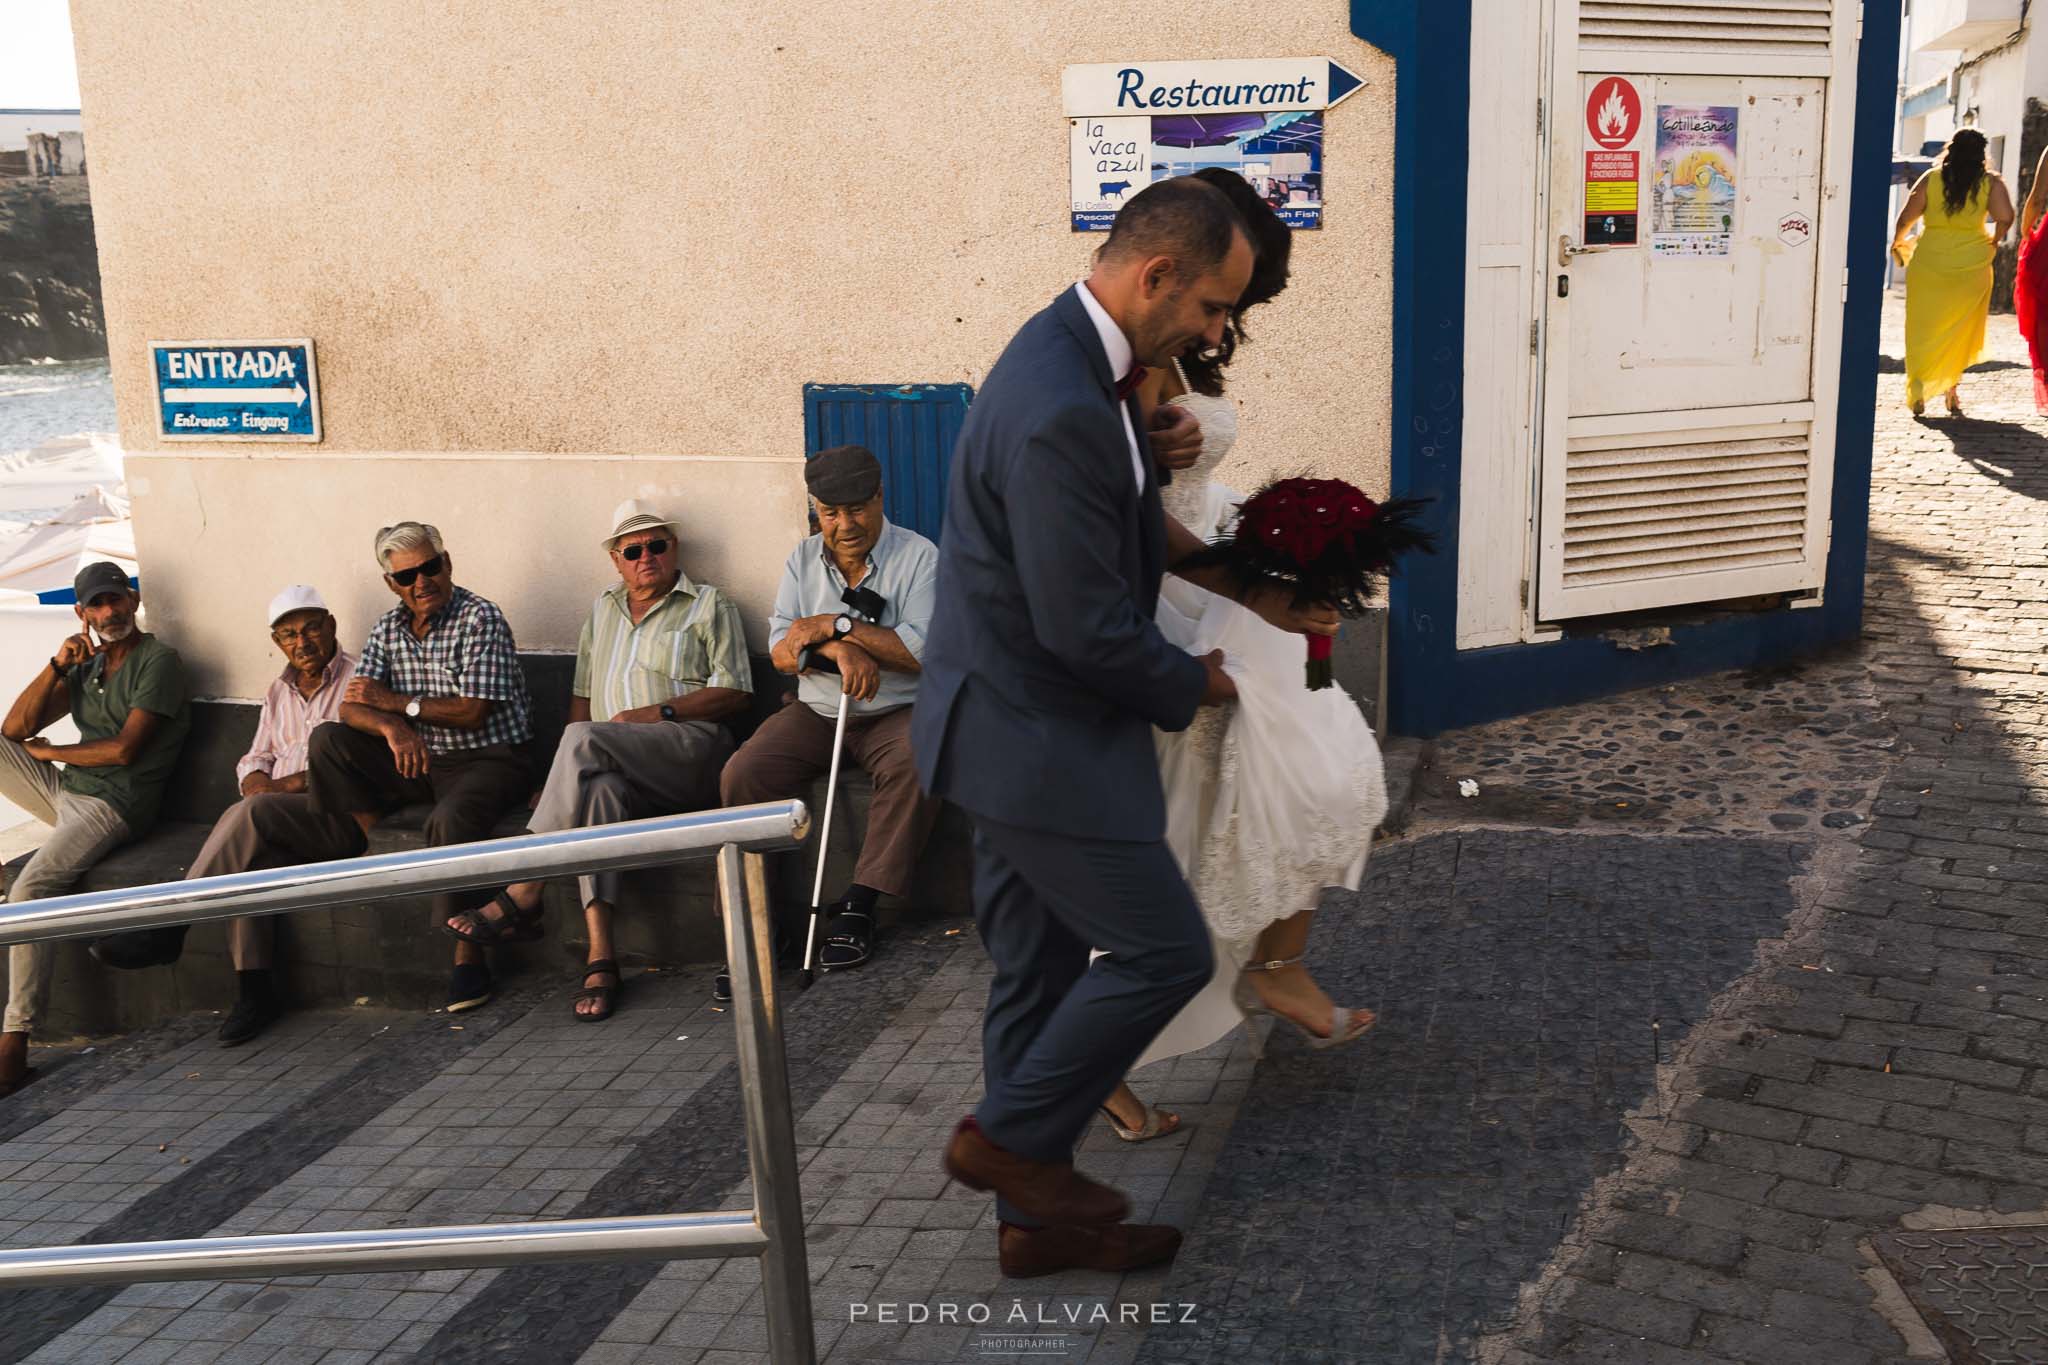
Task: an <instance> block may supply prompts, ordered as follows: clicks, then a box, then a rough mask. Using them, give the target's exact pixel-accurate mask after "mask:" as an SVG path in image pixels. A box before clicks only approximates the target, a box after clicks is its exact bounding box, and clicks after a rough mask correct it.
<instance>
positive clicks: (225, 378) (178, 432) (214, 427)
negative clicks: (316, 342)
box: [149, 337, 320, 441]
mask: <svg viewBox="0 0 2048 1365" xmlns="http://www.w3.org/2000/svg"><path fill="white" fill-rule="evenodd" d="M149 349H150V359H151V362H152V363H151V368H152V369H153V370H154V371H155V374H156V393H157V417H158V427H157V431H158V434H159V435H160V436H162V437H163V439H165V440H166V441H317V440H319V439H320V382H319V377H318V375H317V373H316V371H315V369H314V364H313V342H312V340H311V339H310V338H306V337H300V338H296V339H294V340H289V341H159V342H153V343H151V345H150V348H149Z"/></svg>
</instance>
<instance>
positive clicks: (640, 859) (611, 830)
mask: <svg viewBox="0 0 2048 1365" xmlns="http://www.w3.org/2000/svg"><path fill="white" fill-rule="evenodd" d="M810 828H811V817H810V812H809V810H808V809H807V808H806V807H805V806H804V803H803V802H801V801H770V802H767V803H765V804H762V805H758V806H734V807H732V808H730V809H728V810H713V811H695V812H692V813H691V814H688V815H663V816H658V817H656V818H654V819H652V820H626V821H622V822H620V823H619V824H616V825H592V826H590V827H589V828H587V829H567V830H560V831H557V832H555V833H552V834H518V835H514V836H513V837H511V838H509V839H488V840H485V841H483V842H481V843H474V844H451V845H449V846H447V847H444V848H416V849H409V850H407V851H406V852H403V853H378V854H372V855H370V856H367V857H361V858H342V859H338V860H336V861H334V862H325V863H302V864H300V865H299V866H297V867H265V868H258V869H256V870H255V871H253V872H230V873H228V874H227V875H225V876H220V877H200V878H196V879H194V880H192V881H183V882H160V883H157V884H156V885H152V886H130V887H122V888H121V889H119V890H116V891H87V892H83V893H81V894H79V895H75V896H50V897H46V898H45V899H42V900H33V901H20V902H15V903H11V904H5V905H0V946H4V945H7V944H13V943H30V942H35V941H37V940H41V939H54V938H91V937H97V936H99V935H101V934H112V933H118V932H120V931H122V930H125V929H149V928H154V927H156V926H159V925H166V924H197V923H201V922H203V921H206V920H216V919H234V918H237V917H238V916H242V915H277V914H289V913H291V912H292V911H295V910H315V909H319V908H321V907H323V906H329V905H353V904H360V903H361V902H364V901H380V900H391V899H394V898H396V897H400V896H432V895H438V894H440V893H441V892H444V891H466V890H472V889H474V888H476V887H482V886H503V885H504V884H505V883H507V882H513V881H542V880H546V879H548V878H552V877H563V876H569V875H572V874H577V873H585V872H611V871H615V870H618V869H620V868H628V867H651V866H654V865H656V864H660V863H678V862H687V861H689V860H690V859H692V858H709V857H712V856H714V855H715V854H716V853H717V852H718V850H719V849H720V848H721V847H722V846H723V845H726V844H736V845H738V846H739V847H740V848H742V849H744V850H745V851H747V852H750V853H767V852H773V851H775V850H777V849H784V848H795V847H796V846H797V845H798V844H800V843H802V842H803V841H804V839H805V838H806V837H807V836H808V835H809V833H810Z"/></svg>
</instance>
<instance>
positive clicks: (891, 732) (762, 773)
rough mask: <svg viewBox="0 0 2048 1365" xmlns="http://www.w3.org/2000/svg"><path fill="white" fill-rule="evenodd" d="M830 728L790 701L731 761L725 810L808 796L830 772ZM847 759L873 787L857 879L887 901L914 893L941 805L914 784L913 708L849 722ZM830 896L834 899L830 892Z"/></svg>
mask: <svg viewBox="0 0 2048 1365" xmlns="http://www.w3.org/2000/svg"><path fill="white" fill-rule="evenodd" d="M832 727H833V722H832V721H831V720H828V719H826V718H825V717H824V716H821V715H819V714H818V713H817V712H816V711H813V710H812V709H811V708H810V707H808V706H806V705H804V704H803V703H802V702H800V701H793V702H791V703H789V704H788V705H787V706H785V707H783V708H782V709H781V710H780V711H777V712H776V713H775V714H774V715H772V716H770V717H769V718H768V719H767V720H766V721H764V722H762V724H761V728H760V729H758V730H756V731H755V732H754V737H753V738H752V739H750V740H748V741H747V742H746V743H745V744H742V745H741V746H740V748H739V751H738V752H737V753H735V754H734V755H733V756H732V757H731V758H729V759H727V760H726V764H725V772H724V774H723V776H722V777H721V778H720V779H719V795H720V796H721V798H722V799H723V800H724V802H725V804H726V805H728V806H748V805H752V804H753V803H755V802H757V801H787V800H789V799H790V798H792V797H808V796H809V795H810V786H811V783H812V781H813V780H815V779H817V778H820V777H823V776H825V774H826V773H828V772H829V771H831V766H832ZM845 757H846V758H850V759H852V760H853V761H854V762H856V763H858V764H860V766H861V767H862V768H864V769H866V770H867V774H868V776H869V777H871V778H873V779H874V783H875V802H874V805H873V807H872V808H871V809H870V810H869V811H868V837H867V839H866V841H865V842H864V843H862V844H861V849H860V861H859V862H858V863H856V864H855V865H854V869H853V879H854V880H855V881H856V882H859V883H860V884H861V885H862V886H872V887H873V888H874V889H875V890H877V891H880V892H881V893H882V894H884V895H887V896H901V895H903V894H904V893H905V892H907V891H908V890H909V889H910V874H911V871H912V869H914V868H915V867H916V866H917V855H918V854H919V853H922V852H923V851H924V842H925V840H926V838H928V837H929V836H930V835H931V832H932V821H934V820H936V819H937V818H938V814H939V803H938V802H936V801H934V800H932V799H931V798H930V797H928V796H926V795H925V794H924V792H923V791H922V790H921V789H920V788H919V787H918V785H917V765H916V763H915V761H914V760H913V759H912V758H911V754H910V708H909V707H907V706H903V707H898V708H897V709H896V710H894V711H885V712H883V713H882V714H881V715H879V716H865V717H863V716H848V717H847V719H846V752H845ZM828 894H829V893H828Z"/></svg>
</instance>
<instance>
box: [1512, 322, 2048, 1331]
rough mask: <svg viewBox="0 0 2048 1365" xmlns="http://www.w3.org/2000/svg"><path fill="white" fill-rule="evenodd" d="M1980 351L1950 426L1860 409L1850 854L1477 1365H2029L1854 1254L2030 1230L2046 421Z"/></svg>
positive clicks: (2036, 1110) (2043, 942) (1678, 1064)
mask: <svg viewBox="0 0 2048 1365" xmlns="http://www.w3.org/2000/svg"><path fill="white" fill-rule="evenodd" d="M1898 321H1899V319H1898V317H1897V315H1896V312H1894V313H1893V314H1892V315H1891V316H1889V317H1888V323H1889V324H1890V328H1889V331H1890V338H1889V339H1890V342H1891V345H1890V346H1889V347H1888V349H1890V350H1891V354H1892V355H1894V356H1896V355H1897V354H1898V351H1897V349H1896V341H1897V335H1898V334H1897V326H1898ZM1992 327H1993V346H1994V349H1993V353H1992V357H1991V360H1992V363H1991V364H1990V365H1989V366H1986V367H1982V368H1980V370H1979V371H1978V372H1976V373H1973V374H1972V375H1971V376H1970V378H1969V379H1968V380H1967V381H1966V383H1965V390H1964V398H1965V403H1966V407H1967V410H1968V412H1969V413H1970V416H1969V417H1968V418H1966V419H1964V420H1960V421H1949V420H1937V421H1931V422H1915V421H1913V420H1912V419H1911V418H1910V417H1909V416H1908V415H1907V414H1906V413H1905V412H1904V411H1903V410H1902V409H1901V408H1899V407H1896V406H1887V407H1881V408H1880V410H1879V420H1878V431H1877V452H1876V453H1877V469H1876V475H1875V479H1874V486H1873V517H1872V548H1871V559H1870V571H1869V588H1870V595H1869V605H1868V621H1867V628H1866V647H1865V649H1864V650H1863V652H1862V658H1863V660H1864V662H1865V664H1866V665H1867V667H1868V668H1869V671H1870V674H1871V677H1872V681H1873V684H1874V687H1875V691H1876V695H1877V698H1878V700H1879V701H1880V703H1881V704H1882V705H1883V707H1884V709H1885V712H1886V714H1887V717H1888V718H1889V720H1890V722H1891V723H1892V724H1893V725H1894V726H1896V727H1897V729H1898V734H1899V740H1900V742H1899V745H1898V746H1897V758H1896V762H1895V764H1894V766H1893V767H1892V768H1891V769H1890V771H1889V772H1888V773H1887V774H1886V776H1885V779H1884V783H1883V788H1882V790H1881V792H1880V794H1879V799H1878V800H1877V801H1876V802H1875V803H1874V804H1873V807H1872V818H1871V823H1870V825H1869V827H1868V828H1867V829H1866V830H1865V831H1863V832H1862V833H1861V836H1860V847H1859V848H1858V849H1857V850H1856V851H1855V853H1854V855H1853V856H1850V857H1844V858H1838V859H1829V860H1828V861H1827V863H1826V865H1824V866H1821V867H1820V868H1819V869H1818V870H1817V871H1818V877H1817V885H1816V886H1815V894H1814V897H1813V906H1812V913H1810V914H1806V915H1803V916H1796V917H1795V920H1794V922H1793V924H1792V926H1791V931H1790V933H1789V934H1788V935H1787V937H1786V938H1785V939H1784V940H1783V941H1782V943H1780V944H1779V945H1776V946H1775V948H1773V949H1771V950H1768V951H1767V952H1766V954H1765V961H1764V965H1763V967H1762V969H1761V971H1760V972H1759V973H1758V974H1757V975H1756V976H1755V977H1754V978H1752V979H1750V980H1749V981H1747V982H1745V983H1744V984H1743V986H1742V987H1741V988H1740V989H1738V990H1736V991H1734V992H1731V993H1730V994H1729V995H1728V996H1726V997H1724V999H1723V1000H1721V1001H1720V1002H1717V1005H1716V1008H1715V1010H1714V1011H1713V1014H1712V1016H1711V1017H1710V1018H1709V1020H1708V1021H1707V1022H1706V1023H1705V1024H1704V1025H1703V1026H1702V1027H1701V1028H1699V1029H1698V1030H1696V1031H1695V1032H1694V1034H1693V1036H1692V1037H1690V1038H1689V1039H1687V1040H1686V1041H1685V1043H1684V1044H1683V1045H1681V1047H1680V1048H1679V1050H1678V1052H1677V1055H1676V1059H1675V1062H1674V1064H1673V1065H1672V1066H1671V1067H1669V1068H1668V1069H1666V1071H1665V1072H1664V1073H1663V1074H1662V1075H1661V1076H1660V1082H1661V1084H1660V1090H1659V1097H1660V1101H1661V1102H1662V1103H1664V1104H1668V1106H1669V1110H1670V1114H1671V1119H1670V1122H1668V1123H1659V1124H1658V1125H1657V1126H1656V1129H1655V1132H1654V1134H1649V1135H1646V1137H1645V1140H1644V1141H1643V1142H1642V1143H1641V1144H1640V1145H1639V1146H1637V1147H1636V1148H1635V1149H1634V1150H1632V1151H1631V1152H1630V1153H1629V1154H1628V1156H1627V1159H1626V1161H1625V1162H1624V1164H1623V1165H1622V1167H1621V1168H1620V1169H1619V1170H1618V1171H1616V1172H1614V1173H1613V1174H1612V1175H1610V1176H1608V1177H1606V1178H1605V1179H1604V1180H1603V1181H1602V1182H1601V1184H1600V1186H1599V1187H1598V1189H1597V1190H1596V1193H1595V1195H1594V1197H1593V1198H1592V1199H1590V1200H1589V1201H1588V1202H1587V1205H1586V1207H1585V1208H1584V1209H1583V1210H1582V1212H1581V1215H1580V1217H1579V1218H1578V1219H1577V1220H1576V1222H1575V1223H1574V1225H1573V1227H1572V1229H1571V1231H1570V1233H1569V1235H1568V1237H1567V1239H1566V1242H1565V1244H1564V1245H1563V1247H1562V1248H1561V1249H1560V1251H1559V1253H1558V1254H1557V1255H1556V1256H1555V1257H1553V1258H1552V1260H1551V1262H1550V1264H1549V1265H1548V1266H1547V1267H1546V1268H1545V1272H1544V1274H1543V1275H1541V1276H1539V1277H1537V1278H1536V1279H1534V1280H1532V1281H1531V1283H1530V1285H1529V1286H1528V1288H1527V1289H1526V1291H1525V1294H1524V1298H1523V1305H1522V1311H1521V1312H1520V1314H1519V1316H1518V1319H1517V1321H1516V1322H1515V1323H1514V1324H1513V1325H1512V1327H1511V1328H1510V1329H1509V1330H1507V1331H1504V1332H1502V1333H1500V1334H1498V1335H1496V1336H1495V1337H1493V1338H1492V1339H1491V1340H1490V1341H1489V1342H1488V1343H1487V1345H1486V1354H1487V1355H1488V1356H1490V1357H1491V1358H1493V1359H1496V1360H1500V1361H1503V1362H1507V1363H1508V1365H1531V1363H1532V1362H1536V1361H1558V1362H1564V1361H1595V1360H1597V1361H1630V1362H1656V1363H1657V1365H1663V1363H1665V1362H1669V1363H1670V1365H1677V1363H1678V1362H1693V1363H1696V1365H1709V1363H1710V1362H1718V1361H1727V1360H1734V1361H1755V1362H1780V1361H1794V1360H1796V1361H1802V1362H1815V1363H1816V1365H1817V1363H1819V1362H1846V1363H1851V1365H1863V1363H1865V1362H1875V1361H1895V1360H1906V1359H1916V1360H1921V1359H1941V1358H1944V1357H1943V1355H1942V1352H1943V1350H1944V1345H1943V1343H1944V1342H1946V1343H1948V1344H1949V1346H1951V1347H1954V1348H1955V1356H1954V1358H1955V1359H1957V1360H1958V1361H1964V1360H1979V1359H1982V1360H2008V1359H2009V1360H2020V1359H2038V1358H2039V1357H2038V1356H2037V1355H2036V1354H2034V1353H2033V1352H2032V1351H2031V1350H2028V1351H2026V1352H2024V1353H2019V1352H2014V1353H2004V1352H2006V1351H2007V1350H2008V1349H2009V1348H2010V1346H2011V1341H2012V1340H2017V1338H2016V1337H2015V1338H2010V1339H2008V1340H2007V1341H2006V1343H2005V1344H2004V1345H2001V1344H1999V1343H1998V1342H1997V1341H1996V1340H1994V1339H1992V1338H1990V1337H1987V1338H1985V1340H1984V1341H1983V1342H1982V1343H1981V1345H1980V1346H1959V1345H1957V1343H1958V1342H1959V1341H1961V1340H1962V1338H1958V1337H1956V1336H1955V1335H1954V1334H1953V1332H1952V1331H1950V1327H1951V1326H1952V1324H1949V1323H1945V1322H1942V1321H1940V1320H1939V1314H1938V1313H1937V1315H1936V1316H1937V1321H1936V1322H1935V1323H1934V1324H1933V1326H1932V1327H1930V1325H1929V1323H1928V1322H1927V1321H1926V1320H1924V1319H1922V1318H1921V1317H1920V1316H1919V1315H1918V1313H1916V1312H1915V1311H1914V1309H1913V1308H1912V1306H1911V1305H1910V1304H1909V1303H1908V1302H1907V1300H1906V1298H1905V1297H1904V1295H1903V1294H1902V1293H1901V1292H1900V1286H1899V1285H1898V1283H1897V1281H1896V1280H1895V1279H1893V1278H1892V1276H1891V1274H1890V1273H1889V1272H1888V1271H1887V1270H1886V1269H1885V1268H1884V1265H1883V1262H1882V1261H1881V1259H1880V1257H1879V1255H1878V1254H1877V1247H1876V1246H1875V1245H1874V1241H1875V1240H1876V1239H1879V1238H1884V1237H1887V1236H1889V1235H1892V1234H1898V1233H1901V1232H1908V1233H1911V1232H1927V1231H1936V1230H1942V1229H1951V1228H1957V1227H1977V1226H1984V1225H1988V1224H2040V1223H2048V1025H2044V1021H2048V1005H2044V1003H2043V1002H2044V999H2048V936H2044V935H2043V931H2042V909H2043V905H2044V903H2048V879H2044V873H2048V859H2044V856H2043V853H2044V850H2048V813H2044V812H2043V810H2042V783H2041V779H2042V776H2043V774H2042V771H2041V763H2042V760H2041V758H2040V750H2039V739H2040V736H2041V732H2042V729H2043V725H2044V722H2048V708H2044V705H2043V703H2044V700H2048V679H2044V677H2043V674H2042V667H2043V654H2042V650H2041V645H2042V637H2043V632H2044V629H2048V626H2044V623H2048V521H2044V519H2043V516H2042V509H2041V504H2040V501H2039V499H2041V498H2042V497H2043V496H2044V495H2048V440H2044V437H2043V431H2044V426H2048V424H2044V422H2043V421H2042V419H2040V418H2039V417H2037V416H2036V415H2035V413H2034V411H2033V404H2032V383H2031V375H2030V373H2029V372H2028V371H2027V370H2026V369H2025V368H2024V366H2023V365H2022V364H2020V363H2019V362H2020V361H2021V357H2022V354H2023V353H2022V350H2021V348H2020V344H2019V341H2018V337H2017V335H2016V333H2015V332H2014V330H2013V327H2012V324H2011V320H2010V319H1993V324H1992ZM1884 397H1885V399H1886V400H1887V402H1888V403H1894V404H1895V403H1896V402H1897V401H1898V398H1899V389H1898V381H1897V380H1894V379H1889V378H1888V379H1887V380H1886V381H1885V384H1884ZM1922 1240H1923V1241H1924V1239H1922ZM1894 1263H1895V1264H1898V1265H1901V1266H1904V1265H1906V1264H1908V1262H1907V1261H1906V1260H1905V1259H1903V1258H1900V1259H1896V1260H1895V1262H1894ZM1909 1273H1910V1272H1909ZM1913 1287H1914V1288H1915V1289H1916V1291H1917V1290H1918V1289H1919V1288H1920V1286H1918V1285H1914V1286H1913ZM1923 1297H1924V1296H1923ZM2037 1325H2038V1324H2037ZM1937 1333H1939V1336H1937Z"/></svg>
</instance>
